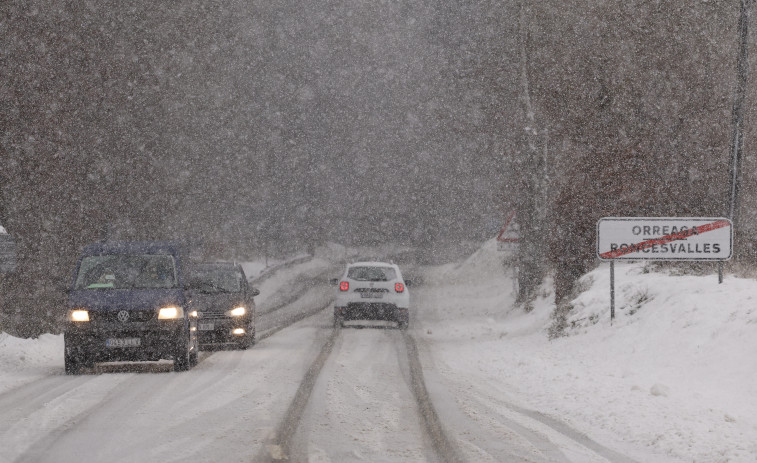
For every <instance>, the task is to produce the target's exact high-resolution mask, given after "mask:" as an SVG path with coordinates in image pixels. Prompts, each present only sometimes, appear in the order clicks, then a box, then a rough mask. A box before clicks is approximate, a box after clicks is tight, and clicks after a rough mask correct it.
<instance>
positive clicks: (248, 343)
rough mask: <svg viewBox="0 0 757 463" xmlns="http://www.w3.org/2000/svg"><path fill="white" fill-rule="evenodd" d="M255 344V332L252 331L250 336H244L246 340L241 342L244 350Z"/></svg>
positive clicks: (241, 347)
mask: <svg viewBox="0 0 757 463" xmlns="http://www.w3.org/2000/svg"><path fill="white" fill-rule="evenodd" d="M253 344H255V333H252V334H251V335H250V336H247V337H246V338H244V340H243V341H241V342H240V343H239V348H240V349H242V350H247V349H249V348H250V347H252V345H253Z"/></svg>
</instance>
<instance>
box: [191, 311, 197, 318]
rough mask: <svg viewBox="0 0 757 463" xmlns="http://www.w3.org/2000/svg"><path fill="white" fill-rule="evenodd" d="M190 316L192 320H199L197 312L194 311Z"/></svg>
mask: <svg viewBox="0 0 757 463" xmlns="http://www.w3.org/2000/svg"><path fill="white" fill-rule="evenodd" d="M189 316H190V317H192V318H197V316H198V314H197V311H196V310H193V311H191V312H189Z"/></svg>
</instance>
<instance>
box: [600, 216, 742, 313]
mask: <svg viewBox="0 0 757 463" xmlns="http://www.w3.org/2000/svg"><path fill="white" fill-rule="evenodd" d="M732 255H733V225H732V223H731V221H730V220H729V219H725V218H722V217H716V218H709V217H605V218H602V219H600V220H599V222H597V257H599V259H600V260H602V261H609V262H610V319H611V320H613V319H614V318H615V265H614V264H615V261H616V260H680V261H719V262H723V261H726V260H728V259H730V258H731V256H732ZM719 281H720V282H721V283H722V274H720V275H719Z"/></svg>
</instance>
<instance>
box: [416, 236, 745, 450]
mask: <svg viewBox="0 0 757 463" xmlns="http://www.w3.org/2000/svg"><path fill="white" fill-rule="evenodd" d="M502 259H503V255H502V253H497V251H496V247H495V245H494V243H493V242H489V243H486V244H485V245H484V246H483V247H482V249H481V250H479V251H478V252H477V253H476V254H475V255H473V256H472V257H471V258H470V259H468V260H467V261H465V262H464V263H462V264H461V265H457V266H455V265H449V266H445V267H442V268H437V269H434V270H433V271H432V272H430V273H433V279H431V278H430V280H432V284H431V285H430V286H429V287H426V288H423V290H422V291H421V290H419V291H416V293H420V294H418V295H419V296H422V297H423V298H424V306H425V307H427V308H428V309H430V310H429V311H428V312H424V313H422V314H420V315H419V316H420V317H421V320H420V323H419V324H420V325H421V326H417V325H416V328H418V330H417V331H418V335H419V336H421V337H422V338H423V339H424V341H425V342H427V343H428V345H429V349H428V350H429V352H431V354H429V355H430V356H431V357H433V358H434V359H435V362H436V364H437V368H440V369H441V370H444V369H448V370H449V371H450V372H455V373H456V375H457V376H460V377H463V378H465V380H464V381H465V382H467V383H470V384H474V385H476V386H478V387H480V388H481V391H485V394H487V395H488V397H489V398H490V399H491V400H493V401H495V399H497V400H501V401H506V402H507V403H508V404H509V406H510V407H511V408H512V407H524V408H526V409H529V410H534V411H538V412H540V413H543V414H545V415H546V416H547V417H554V418H556V419H559V420H561V421H564V422H566V423H567V424H569V425H570V426H571V427H573V428H575V429H579V430H581V432H583V433H585V434H587V435H588V436H591V437H592V438H593V439H594V440H596V441H598V442H601V443H602V444H603V445H605V446H607V447H609V448H613V449H614V450H616V451H617V452H619V453H621V454H625V455H628V456H629V457H632V458H634V459H636V460H638V461H643V462H650V461H686V462H691V461H695V462H725V461H728V462H754V461H757V442H755V440H754V436H757V400H755V397H757V368H756V367H755V363H754V358H755V354H757V336H755V334H757V309H756V308H755V305H756V303H757V300H755V298H757V281H754V280H747V279H740V278H734V277H730V276H727V277H726V279H725V282H724V283H723V284H722V285H719V284H718V279H717V276H716V275H706V276H674V275H671V274H669V273H653V272H649V271H648V269H647V268H646V267H645V266H644V265H643V264H639V263H631V264H622V265H616V320H615V323H614V324H613V326H611V325H610V311H609V304H610V285H609V266H608V265H602V266H600V267H599V268H598V269H596V270H595V271H593V272H591V273H589V274H588V275H586V276H585V277H584V278H583V279H582V287H583V288H585V290H584V291H583V292H581V293H580V295H579V296H578V297H577V298H576V299H575V300H574V301H573V305H574V307H575V308H574V309H573V311H572V312H571V315H570V317H569V320H568V321H569V323H570V324H571V326H572V328H570V329H568V330H567V334H568V336H566V337H561V338H558V339H555V340H552V341H550V340H549V339H548V336H547V332H548V328H549V326H550V325H551V324H552V319H551V316H550V315H551V312H552V310H553V308H554V306H553V295H552V294H551V293H549V291H546V290H545V291H544V292H543V294H542V295H541V297H540V298H539V299H538V301H537V303H536V304H535V309H534V310H533V311H532V312H530V313H525V312H524V311H523V310H521V309H514V308H513V287H512V284H511V282H510V280H509V278H510V275H511V270H510V269H504V268H503V267H502V265H501V261H502ZM481 391H479V393H483V392H481ZM458 400H459V401H463V400H465V399H458ZM461 405H464V404H461Z"/></svg>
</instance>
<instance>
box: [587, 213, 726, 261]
mask: <svg viewBox="0 0 757 463" xmlns="http://www.w3.org/2000/svg"><path fill="white" fill-rule="evenodd" d="M732 253H733V226H732V224H731V221H730V220H728V219H724V218H720V217H716V218H708V217H605V218H603V219H600V220H599V222H597V256H599V258H600V259H602V260H728V259H730V258H731V255H732Z"/></svg>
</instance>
